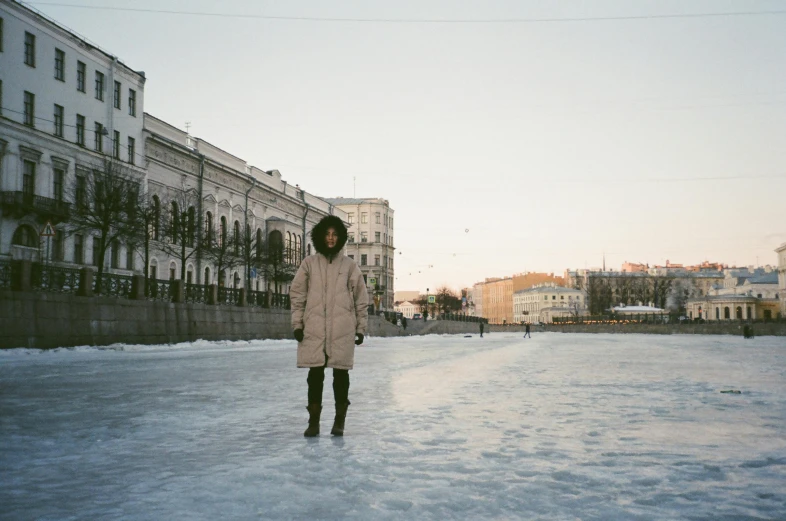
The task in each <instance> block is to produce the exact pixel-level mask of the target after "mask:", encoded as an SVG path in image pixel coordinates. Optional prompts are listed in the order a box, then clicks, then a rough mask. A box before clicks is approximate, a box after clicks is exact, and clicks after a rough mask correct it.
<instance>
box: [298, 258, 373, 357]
mask: <svg viewBox="0 0 786 521" xmlns="http://www.w3.org/2000/svg"><path fill="white" fill-rule="evenodd" d="M289 297H290V302H291V305H292V329H293V330H295V329H302V330H303V334H304V337H303V341H302V342H300V343H298V346H297V366H298V367H322V366H323V365H325V362H326V361H327V367H332V368H335V369H352V367H353V364H354V361H355V334H356V333H362V334H363V335H365V334H366V327H367V325H368V293H367V292H366V284H365V282H364V281H363V274H362V273H361V272H360V268H358V265H357V264H356V263H355V261H354V260H352V259H350V258H349V257H346V256H344V255H341V254H339V255H336V256H335V257H334V258H333V259H332V260H330V259H329V258H328V257H326V256H325V255H323V254H322V253H317V254H315V255H311V256H309V257H306V258H305V260H303V262H302V263H301V265H300V268H299V269H298V271H297V275H295V279H294V280H293V281H292V287H291V288H290V290H289Z"/></svg>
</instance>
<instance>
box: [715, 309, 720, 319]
mask: <svg viewBox="0 0 786 521" xmlns="http://www.w3.org/2000/svg"><path fill="white" fill-rule="evenodd" d="M715 319H716V320H720V308H715Z"/></svg>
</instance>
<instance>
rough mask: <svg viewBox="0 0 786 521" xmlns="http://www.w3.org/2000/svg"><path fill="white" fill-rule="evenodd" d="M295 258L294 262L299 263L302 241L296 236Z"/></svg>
mask: <svg viewBox="0 0 786 521" xmlns="http://www.w3.org/2000/svg"><path fill="white" fill-rule="evenodd" d="M296 251H297V258H296V259H295V261H296V262H300V259H302V258H303V240H302V239H301V237H300V235H298V236H297V248H296Z"/></svg>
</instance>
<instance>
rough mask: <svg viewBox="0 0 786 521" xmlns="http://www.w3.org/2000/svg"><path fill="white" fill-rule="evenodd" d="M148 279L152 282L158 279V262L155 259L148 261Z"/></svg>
mask: <svg viewBox="0 0 786 521" xmlns="http://www.w3.org/2000/svg"><path fill="white" fill-rule="evenodd" d="M150 278H151V279H153V280H156V279H158V261H157V260H155V259H153V260H151V261H150Z"/></svg>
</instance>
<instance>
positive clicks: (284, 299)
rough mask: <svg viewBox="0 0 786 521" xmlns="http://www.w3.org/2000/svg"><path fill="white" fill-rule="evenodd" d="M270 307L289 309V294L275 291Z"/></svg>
mask: <svg viewBox="0 0 786 521" xmlns="http://www.w3.org/2000/svg"><path fill="white" fill-rule="evenodd" d="M270 307H272V308H281V309H289V295H288V294H286V293H273V295H272V296H271V299H270Z"/></svg>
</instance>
